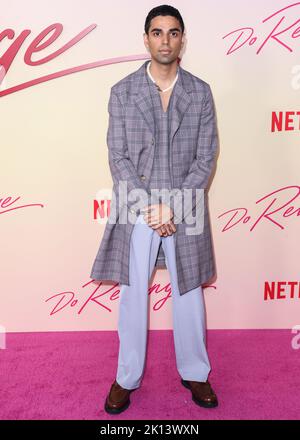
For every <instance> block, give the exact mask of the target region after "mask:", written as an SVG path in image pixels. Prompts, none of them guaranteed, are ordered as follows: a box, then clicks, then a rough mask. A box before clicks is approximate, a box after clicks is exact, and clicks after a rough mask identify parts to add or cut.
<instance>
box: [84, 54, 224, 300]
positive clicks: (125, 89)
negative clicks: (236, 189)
mask: <svg viewBox="0 0 300 440" xmlns="http://www.w3.org/2000/svg"><path fill="white" fill-rule="evenodd" d="M148 62H149V60H147V61H146V62H145V63H143V65H142V66H141V67H140V68H139V69H138V70H136V71H135V72H133V73H131V74H129V75H127V76H126V77H125V78H123V79H122V80H120V81H118V82H117V83H116V84H114V85H113V86H112V87H111V91H110V98H109V102H108V112H109V125H108V131H107V146H108V159H109V166H110V171H111V175H112V179H113V191H114V193H115V197H116V200H117V201H118V200H119V198H118V197H119V192H118V189H119V181H126V182H127V189H128V191H130V190H132V189H135V188H143V189H145V191H147V180H148V179H149V177H150V175H151V169H152V164H153V157H154V154H155V126H154V116H153V111H152V100H151V96H150V90H149V85H148V83H147V77H146V75H147V71H146V64H147V63H148ZM172 93H174V95H173V97H172V101H170V102H172V106H171V107H170V109H169V110H170V112H171V113H170V118H171V122H170V138H169V139H170V172H171V181H172V188H179V189H184V188H191V189H192V190H195V189H196V188H203V189H204V197H203V200H204V204H203V203H202V207H204V210H202V215H203V212H204V228H203V232H202V233H201V234H196V235H187V234H186V227H187V224H186V223H185V219H184V217H180V219H182V222H179V223H177V224H176V228H177V230H176V232H175V233H174V239H175V250H176V263H177V278H178V287H179V292H180V295H183V294H184V293H186V292H188V291H189V290H191V289H194V288H195V287H198V286H199V285H202V284H204V283H207V282H208V280H209V279H210V278H211V277H212V276H213V275H215V272H216V268H215V261H214V252H213V247H212V237H211V227H210V221H209V214H208V202H207V190H206V189H207V184H208V181H209V178H210V175H211V173H212V169H213V166H214V162H215V156H216V152H217V146H218V145H217V144H218V135H217V127H216V117H215V109H214V102H213V97H212V92H211V88H210V86H209V84H208V83H206V82H205V81H203V80H202V79H200V78H198V77H196V76H194V75H193V74H191V73H190V72H188V71H186V70H185V69H183V68H182V67H181V66H180V65H178V79H177V82H176V84H175V87H174V90H173V92H172ZM192 200H193V207H192V212H193V213H195V212H196V211H195V203H196V201H195V198H194V193H193V199H192ZM197 203H198V202H197ZM133 206H134V201H132V202H131V201H128V202H127V204H124V206H123V208H122V209H125V211H126V212H127V213H128V212H130V213H131V215H134V216H135V218H137V215H138V214H139V211H138V210H134V209H133V208H132V207H133ZM172 207H173V206H172ZM189 226H190V225H189ZM133 227H134V222H132V221H131V222H127V224H122V223H121V222H119V221H118V218H117V219H116V222H115V223H114V224H113V223H110V222H109V221H107V223H106V225H105V230H104V234H103V237H102V240H101V243H100V246H99V249H98V252H97V255H96V258H95V260H94V264H93V267H92V270H91V275H90V276H91V278H93V279H95V280H103V281H104V280H110V281H116V282H119V283H120V284H127V285H130V279H129V254H130V252H129V251H130V237H131V233H132V230H133ZM142 245H143V244H142V243H141V246H142ZM155 266H156V267H163V268H166V264H165V255H164V252H163V248H162V246H160V249H159V252H158V258H157V260H156V263H155Z"/></svg>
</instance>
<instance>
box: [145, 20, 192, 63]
mask: <svg viewBox="0 0 300 440" xmlns="http://www.w3.org/2000/svg"><path fill="white" fill-rule="evenodd" d="M144 44H145V46H146V47H147V48H149V51H150V54H151V57H152V58H153V59H154V60H156V61H157V62H158V63H160V64H170V63H172V62H174V60H177V57H178V56H179V54H180V51H181V48H182V46H183V44H184V40H183V35H182V31H181V27H180V23H179V21H178V20H177V18H175V17H172V16H170V15H166V16H163V15H158V16H157V17H155V18H153V19H152V20H151V23H150V28H149V35H147V34H146V33H144ZM163 50H167V51H168V52H163Z"/></svg>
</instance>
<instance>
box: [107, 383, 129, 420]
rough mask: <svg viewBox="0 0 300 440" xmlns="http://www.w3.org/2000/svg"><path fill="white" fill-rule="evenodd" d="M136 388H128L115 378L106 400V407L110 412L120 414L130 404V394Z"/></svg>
mask: <svg viewBox="0 0 300 440" xmlns="http://www.w3.org/2000/svg"><path fill="white" fill-rule="evenodd" d="M132 391H134V390H126V389H125V388H122V387H121V385H119V384H118V382H117V381H116V380H115V381H114V383H113V384H112V386H111V387H110V392H109V394H108V396H107V397H106V400H105V405H104V409H105V411H106V412H108V413H109V414H120V413H121V412H122V411H125V409H127V408H128V407H129V405H130V400H129V395H130V393H131V392H132Z"/></svg>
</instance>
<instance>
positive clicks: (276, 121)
mask: <svg viewBox="0 0 300 440" xmlns="http://www.w3.org/2000/svg"><path fill="white" fill-rule="evenodd" d="M299 130H300V111H294V112H293V111H287V112H272V116H271V131H272V133H274V132H275V131H299Z"/></svg>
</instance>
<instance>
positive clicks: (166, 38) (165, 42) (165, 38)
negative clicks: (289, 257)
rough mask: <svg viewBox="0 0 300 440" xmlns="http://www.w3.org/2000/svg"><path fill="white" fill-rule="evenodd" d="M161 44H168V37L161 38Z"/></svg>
mask: <svg viewBox="0 0 300 440" xmlns="http://www.w3.org/2000/svg"><path fill="white" fill-rule="evenodd" d="M162 42H163V44H169V35H165V36H163V41H162Z"/></svg>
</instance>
